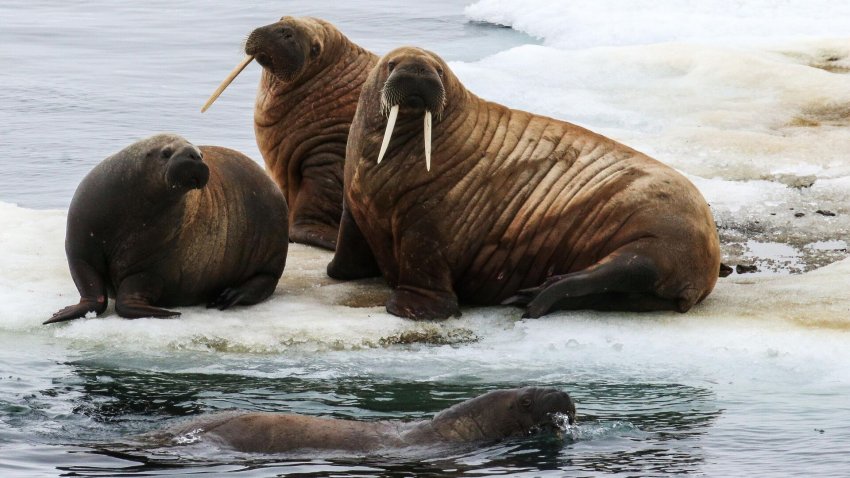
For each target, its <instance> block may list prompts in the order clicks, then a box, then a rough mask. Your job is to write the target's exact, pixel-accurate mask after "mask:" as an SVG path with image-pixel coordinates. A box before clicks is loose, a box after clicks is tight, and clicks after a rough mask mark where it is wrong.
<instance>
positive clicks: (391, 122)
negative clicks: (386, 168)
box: [378, 105, 398, 164]
mask: <svg viewBox="0 0 850 478" xmlns="http://www.w3.org/2000/svg"><path fill="white" fill-rule="evenodd" d="M396 118H398V105H395V106H393V107H392V108H390V116H389V118H387V130H386V131H385V132H384V142H383V143H381V152H380V153H379V154H378V164H381V160H382V159H384V153H386V152H387V146H389V145H390V138H391V137H392V135H393V128H395V120H396Z"/></svg>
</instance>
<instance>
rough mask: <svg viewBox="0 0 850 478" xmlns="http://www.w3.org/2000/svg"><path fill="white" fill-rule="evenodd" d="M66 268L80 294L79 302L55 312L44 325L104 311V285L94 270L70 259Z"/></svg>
mask: <svg viewBox="0 0 850 478" xmlns="http://www.w3.org/2000/svg"><path fill="white" fill-rule="evenodd" d="M68 266H69V267H70V268H71V277H72V278H73V279H74V284H75V285H76V286H77V290H78V291H79V292H80V302H79V303H78V304H74V305H69V306H68V307H65V308H64V309H62V310H60V311H58V312H56V313H55V314H53V317H51V318H50V319H48V320H46V321H44V322H43V323H44V324H53V323H56V322H64V321H66V320H74V319H79V318H81V317H85V316H86V314H88V313H89V312H94V313H95V314H97V315H100V314H102V313H103V311H104V310H106V301H107V299H106V297H107V296H106V284H105V283H104V282H103V279H102V278H101V276H100V274H99V273H98V272H97V271H96V270H95V268H94V267H92V266H91V265H90V264H89V263H88V262H86V261H83V260H80V259H70V258H69V259H68Z"/></svg>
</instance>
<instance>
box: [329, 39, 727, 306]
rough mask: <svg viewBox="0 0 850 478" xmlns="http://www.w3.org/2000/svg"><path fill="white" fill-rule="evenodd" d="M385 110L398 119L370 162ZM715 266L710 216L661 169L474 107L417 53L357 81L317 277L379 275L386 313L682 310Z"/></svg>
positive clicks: (608, 147) (519, 117)
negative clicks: (329, 243) (332, 241)
mask: <svg viewBox="0 0 850 478" xmlns="http://www.w3.org/2000/svg"><path fill="white" fill-rule="evenodd" d="M429 113H430V114H429ZM388 114H389V118H390V119H393V117H394V116H395V115H397V121H396V125H395V129H394V131H393V132H392V136H391V138H392V139H391V140H390V141H389V143H388V147H387V149H386V154H385V156H384V157H383V160H382V162H381V163H380V164H377V158H378V157H379V153H380V149H381V144H382V138H383V137H384V132H385V129H386V128H387V123H388V120H387V115H388ZM431 118H433V121H434V122H433V125H432V130H433V133H432V134H433V151H432V153H431V155H432V156H433V158H432V160H431V165H430V171H428V170H427V169H426V159H425V158H423V152H424V151H425V149H426V148H427V147H429V146H430V144H428V142H427V141H425V136H426V135H425V134H424V133H423V132H424V131H427V129H428V128H426V127H425V125H424V123H430V120H431ZM423 119H424V123H423ZM719 264H720V250H719V241H718V237H717V231H716V228H715V224H714V220H713V218H712V215H711V211H710V210H709V208H708V205H707V203H706V201H705V199H704V198H703V197H702V195H701V194H700V193H699V191H698V190H697V189H696V187H695V186H694V185H693V184H691V182H690V181H688V180H687V179H686V178H685V177H684V176H682V175H681V174H679V173H678V172H676V171H675V170H673V169H672V168H670V167H668V166H666V165H664V164H662V163H660V162H658V161H656V160H654V159H652V158H650V157H648V156H646V155H644V154H642V153H640V152H638V151H635V150H633V149H631V148H629V147H627V146H624V145H622V144H620V143H617V142H616V141H613V140H611V139H608V138H606V137H604V136H601V135H598V134H596V133H593V132H591V131H588V130H586V129H584V128H581V127H578V126H576V125H573V124H570V123H567V122H564V121H559V120H556V119H552V118H548V117H545V116H539V115H535V114H531V113H527V112H524V111H519V110H514V109H510V108H507V107H505V106H502V105H499V104H496V103H492V102H488V101H485V100H483V99H480V98H478V97H476V96H475V95H474V94H472V93H471V92H469V91H468V90H467V89H466V88H464V87H463V85H462V84H461V83H460V81H459V80H458V79H457V77H455V75H454V74H453V73H452V71H451V70H450V69H449V67H448V65H446V63H445V62H444V61H443V60H442V59H441V58H439V57H438V56H437V55H436V54H434V53H431V52H428V51H425V50H422V49H418V48H412V47H405V48H399V49H396V50H394V51H392V52H390V53H388V54H387V55H386V56H384V57H383V58H382V59H381V60H380V62H379V63H378V65H377V66H376V67H375V68H374V69H373V70H372V73H371V74H370V76H369V79H368V80H367V81H366V83H365V84H364V86H363V91H362V93H361V96H360V102H359V104H358V108H357V113H356V115H355V118H354V122H353V123H352V126H351V132H350V135H349V140H348V149H347V156H346V164H345V201H344V211H343V217H342V222H341V227H340V235H339V242H338V244H337V250H336V253H335V255H334V259H333V261H332V262H331V263H330V264H329V266H328V274H329V275H330V276H331V277H334V278H338V279H356V278H362V277H368V276H374V275H377V274H378V273H382V274H383V275H384V277H385V278H386V280H387V281H388V283H389V284H390V285H391V286H392V287H393V288H394V291H393V293H392V295H391V296H390V299H389V300H388V302H387V310H388V311H389V312H390V313H392V314H395V315H399V316H403V317H409V318H413V319H439V318H445V317H449V316H452V315H458V314H459V313H460V312H459V309H458V300H460V301H462V302H465V303H469V304H482V305H489V304H500V303H510V304H517V305H525V306H526V312H525V316H526V317H539V316H541V315H544V314H546V313H548V312H550V311H552V310H556V309H579V308H591V309H600V310H623V311H647V310H677V311H680V312H685V311H687V310H689V309H690V308H691V307H692V306H693V305H694V304H696V303H698V302H699V301H701V300H702V299H704V298H705V297H706V296H707V295H708V294H709V292H711V290H712V288H713V287H714V284H715V282H716V280H717V276H718V270H719Z"/></svg>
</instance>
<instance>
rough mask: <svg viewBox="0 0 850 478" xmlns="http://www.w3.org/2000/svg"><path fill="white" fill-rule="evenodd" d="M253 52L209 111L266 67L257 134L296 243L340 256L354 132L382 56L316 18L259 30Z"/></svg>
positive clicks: (249, 48)
mask: <svg viewBox="0 0 850 478" xmlns="http://www.w3.org/2000/svg"><path fill="white" fill-rule="evenodd" d="M245 53H246V54H247V56H246V58H245V59H244V60H243V61H242V63H240V64H239V65H238V66H237V67H236V69H235V70H233V72H232V73H231V75H230V76H228V77H227V78H226V79H225V80H224V82H223V83H222V84H221V86H220V87H219V89H218V90H216V92H215V93H214V94H213V96H212V97H211V98H210V100H209V101H208V102H207V104H206V105H205V106H204V108H203V110H206V109H207V108H208V107H209V105H210V104H212V102H213V101H215V99H216V98H217V97H218V95H219V94H220V93H221V92H222V91H223V90H224V88H226V87H227V85H228V84H230V82H231V81H233V78H235V77H236V75H238V74H239V72H241V71H242V69H244V68H245V66H247V65H248V63H250V62H251V61H252V60H253V59H256V60H257V62H258V63H259V64H260V65H262V67H263V74H262V77H261V78H260V86H259V89H258V90H257V101H256V105H255V108H254V131H255V133H256V137H257V146H258V147H259V149H260V152H261V153H262V155H263V159H264V160H265V163H266V169H267V170H268V172H269V174H270V175H271V176H272V177H273V178H274V180H275V182H277V184H278V186H280V188H281V190H282V191H283V192H284V194H285V195H286V199H287V201H288V203H289V207H290V214H289V223H290V224H289V237H290V239H291V240H292V241H293V242H298V243H303V244H310V245H313V246H319V247H323V248H326V249H331V250H333V249H334V247H335V246H336V238H337V232H338V229H339V218H340V215H341V213H342V171H343V163H344V161H345V142H346V139H347V138H348V128H349V126H351V120H352V118H354V111H355V110H356V109H357V100H358V98H359V97H360V87H361V86H362V85H363V82H364V81H366V77H367V76H369V72H370V71H371V70H372V67H373V66H375V63H377V61H378V57H377V55H375V54H373V53H370V52H369V51H367V50H364V49H363V48H361V47H359V46H358V45H356V44H354V43H352V42H351V41H350V40H349V39H348V38H346V37H345V35H343V34H342V33H341V32H340V31H339V30H337V29H336V28H335V27H334V26H333V25H331V24H330V23H328V22H326V21H324V20H320V19H317V18H309V17H303V18H293V17H283V18H281V19H280V21H278V22H276V23H272V24H271V25H266V26H263V27H260V28H257V29H256V30H254V31H253V32H251V34H250V36H249V37H248V41H247V42H246V43H245ZM203 110H202V111H203Z"/></svg>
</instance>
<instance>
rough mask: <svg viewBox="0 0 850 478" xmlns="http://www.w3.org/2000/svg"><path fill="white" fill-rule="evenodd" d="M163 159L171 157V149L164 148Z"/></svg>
mask: <svg viewBox="0 0 850 478" xmlns="http://www.w3.org/2000/svg"><path fill="white" fill-rule="evenodd" d="M161 154H162V159H168V158H170V157H171V148H164V149H163V150H162V153H161Z"/></svg>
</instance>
